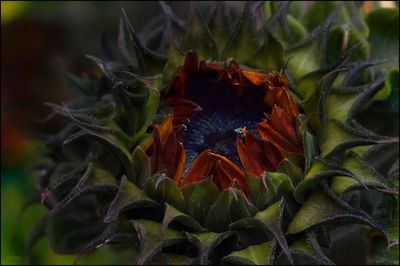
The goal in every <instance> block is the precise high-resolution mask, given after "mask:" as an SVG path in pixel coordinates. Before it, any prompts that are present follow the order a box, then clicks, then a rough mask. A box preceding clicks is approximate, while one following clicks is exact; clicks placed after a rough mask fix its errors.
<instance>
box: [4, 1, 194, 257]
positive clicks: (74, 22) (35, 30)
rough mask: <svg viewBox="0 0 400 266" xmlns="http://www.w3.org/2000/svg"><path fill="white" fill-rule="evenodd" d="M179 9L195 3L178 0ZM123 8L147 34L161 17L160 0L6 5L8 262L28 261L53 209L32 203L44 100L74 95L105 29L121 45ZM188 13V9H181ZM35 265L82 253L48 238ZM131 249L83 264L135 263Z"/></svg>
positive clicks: (39, 247) (97, 53) (105, 252)
mask: <svg viewBox="0 0 400 266" xmlns="http://www.w3.org/2000/svg"><path fill="white" fill-rule="evenodd" d="M169 4H170V5H171V7H173V8H174V10H176V11H177V12H178V13H179V10H185V7H186V6H187V5H188V3H183V4H179V3H178V2H170V3H169ZM121 8H125V10H126V11H127V13H128V15H129V17H130V19H131V21H132V24H133V25H135V28H136V30H138V31H140V29H141V28H142V27H143V25H144V24H145V23H147V22H149V21H151V19H152V18H154V17H157V16H161V9H160V7H159V5H158V3H157V2H153V1H151V2H123V1H113V2H111V1H108V2H107V1H105V2H100V1H98V2H80V1H40V2H23V1H21V2H7V1H2V2H1V69H2V71H1V155H2V156H1V264H2V265H5V264H27V263H28V259H27V243H28V239H29V235H30V233H31V231H32V230H33V228H34V225H35V223H36V222H37V220H38V219H39V218H40V217H41V216H42V215H43V214H44V212H45V208H43V207H41V206H40V205H38V204H36V205H32V206H30V207H29V208H27V209H26V210H25V211H24V212H21V207H22V205H23V204H24V203H25V202H26V201H27V200H28V199H29V198H30V196H31V195H33V193H34V191H35V188H36V184H35V183H36V177H35V175H34V174H32V173H31V171H30V167H31V165H32V162H33V161H34V159H35V154H37V153H38V152H39V150H40V146H39V144H38V143H37V142H35V140H34V139H33V138H32V135H33V133H34V131H35V129H37V128H38V127H43V126H44V125H43V124H40V123H38V120H40V119H42V118H44V117H45V115H46V113H47V112H48V110H47V109H46V108H45V106H44V105H43V104H42V103H43V102H46V101H49V102H57V103H60V102H61V101H66V100H68V98H69V97H71V95H70V92H69V90H68V88H67V86H66V83H65V80H64V75H65V73H66V72H72V73H74V74H76V75H81V74H82V73H83V71H84V70H85V69H87V68H88V67H90V65H88V64H90V63H89V62H88V60H87V59H86V58H85V56H84V55H85V54H92V55H95V56H100V57H101V56H102V53H101V36H102V33H103V31H104V32H106V35H107V37H108V39H109V40H110V42H113V43H116V40H117V30H118V23H119V16H120V14H121V10H120V9H121ZM181 15H184V14H181ZM32 255H33V256H32V257H33V261H32V262H33V263H34V264H72V263H73V262H74V259H75V256H72V255H57V254H55V253H53V252H51V250H50V248H49V246H48V242H47V240H46V239H45V238H42V239H40V240H39V242H38V243H37V245H36V246H35V248H34V249H33V254H32ZM132 256H133V254H129V252H126V253H121V254H118V256H116V255H115V253H111V251H110V250H107V249H106V248H102V249H99V251H97V252H95V253H93V254H90V255H88V256H85V257H84V258H83V259H82V260H81V261H79V264H118V263H119V264H121V263H129V262H133V260H132V258H133V257H132Z"/></svg>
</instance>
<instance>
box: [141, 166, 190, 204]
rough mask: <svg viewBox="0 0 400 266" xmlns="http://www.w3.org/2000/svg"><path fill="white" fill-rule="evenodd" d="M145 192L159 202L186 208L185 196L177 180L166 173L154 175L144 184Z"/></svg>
mask: <svg viewBox="0 0 400 266" xmlns="http://www.w3.org/2000/svg"><path fill="white" fill-rule="evenodd" d="M144 190H145V192H146V193H147V194H148V195H149V196H150V197H151V198H153V199H156V200H157V201H158V202H168V203H170V204H171V205H172V206H174V207H175V208H177V209H178V210H181V211H184V210H185V198H184V197H183V193H182V191H181V189H180V188H179V187H178V186H177V185H176V184H175V182H174V181H173V180H172V179H170V178H168V177H166V176H165V175H163V174H161V175H154V176H153V177H151V178H150V179H149V180H148V181H147V182H146V184H145V186H144Z"/></svg>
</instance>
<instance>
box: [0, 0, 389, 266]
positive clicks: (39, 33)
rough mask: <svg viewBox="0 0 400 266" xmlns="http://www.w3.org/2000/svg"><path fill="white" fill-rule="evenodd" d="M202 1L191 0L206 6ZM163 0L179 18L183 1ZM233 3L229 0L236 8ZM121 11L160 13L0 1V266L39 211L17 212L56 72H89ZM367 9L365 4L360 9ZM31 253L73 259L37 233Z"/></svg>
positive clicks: (60, 88)
mask: <svg viewBox="0 0 400 266" xmlns="http://www.w3.org/2000/svg"><path fill="white" fill-rule="evenodd" d="M374 2H375V1H374ZM388 2H392V1H388ZM210 3H211V2H203V3H200V4H199V5H200V8H203V9H206V8H207V6H208V5H209V4H210ZM375 3H376V2H375ZM392 3H393V2H392ZM168 4H169V5H170V6H171V8H172V9H173V10H174V11H175V13H176V14H177V15H178V16H180V17H182V18H186V15H187V12H186V11H187V9H188V5H189V3H188V2H178V1H173V2H168ZM241 4H242V3H238V2H235V3H232V2H229V5H233V6H237V7H239V6H240V5H241ZM121 8H125V10H126V11H127V13H128V15H129V17H130V19H131V21H132V24H133V25H134V26H135V29H136V30H137V31H139V32H140V29H141V28H143V27H144V25H145V24H146V23H149V22H151V21H152V19H154V18H157V17H160V16H162V13H161V9H160V7H159V4H158V3H157V2H153V1H147V2H124V1H112V2H111V1H101V2H100V1H93V2H85V1H40V2H24V1H19V2H10V1H2V2H1V69H2V70H1V264H2V265H5V264H14V265H15V264H27V263H28V258H27V250H28V244H27V243H28V240H29V236H30V233H31V232H32V230H33V228H34V225H35V223H36V222H37V221H38V219H39V218H40V217H41V216H42V215H43V214H44V212H45V211H46V210H45V208H43V207H41V206H40V205H38V204H36V205H32V206H30V207H28V208H27V209H26V210H25V211H24V212H21V208H22V206H23V204H24V203H25V202H26V201H27V200H28V199H29V198H30V197H31V195H33V193H34V191H35V187H36V176H35V175H34V174H32V171H31V170H30V169H31V165H32V163H33V162H34V160H35V157H36V154H38V152H40V145H39V144H38V143H37V142H36V141H35V140H34V138H32V135H33V134H34V132H35V130H36V129H38V128H40V127H44V125H43V124H41V123H38V120H40V119H42V118H44V117H45V116H46V113H47V112H48V110H47V109H46V108H45V106H44V105H43V102H56V103H60V102H61V101H67V100H68V99H69V98H70V97H71V95H70V92H69V90H68V87H67V85H66V83H65V79H64V75H65V73H67V72H70V73H73V74H75V75H78V76H80V75H82V73H84V70H87V69H90V66H91V65H90V64H91V63H90V62H89V60H87V59H86V58H85V56H84V55H85V54H92V55H95V56H98V57H101V56H102V52H101V36H102V34H103V32H105V33H106V35H107V37H108V39H109V40H110V42H112V43H116V40H117V30H118V23H119V16H120V14H121V11H120V9H121ZM370 8H371V7H368V6H366V9H367V10H366V11H365V12H368V9H370ZM32 255H33V256H32V257H33V261H32V262H33V263H34V264H53V265H54V264H72V263H73V262H74V259H75V256H73V255H58V254H55V253H53V252H52V251H51V250H50V248H49V245H48V242H47V239H45V238H42V239H40V240H39V242H38V243H37V245H36V246H35V247H34V249H33V254H32ZM133 255H134V254H131V253H130V252H129V251H127V252H124V253H118V255H116V254H115V253H112V252H111V251H110V250H108V249H107V248H101V249H99V250H98V251H96V252H94V253H92V254H89V255H87V256H85V257H84V258H83V259H82V260H80V261H79V264H127V263H132V262H133V260H132V259H133Z"/></svg>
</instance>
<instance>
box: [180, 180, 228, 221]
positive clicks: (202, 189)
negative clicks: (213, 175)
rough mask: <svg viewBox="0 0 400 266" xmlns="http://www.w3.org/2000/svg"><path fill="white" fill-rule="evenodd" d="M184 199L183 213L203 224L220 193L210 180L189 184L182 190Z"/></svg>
mask: <svg viewBox="0 0 400 266" xmlns="http://www.w3.org/2000/svg"><path fill="white" fill-rule="evenodd" d="M182 193H183V196H184V197H185V202H186V208H185V213H187V214H188V215H189V216H191V217H193V218H194V219H195V220H197V221H199V222H200V223H201V224H202V225H204V224H205V221H206V218H207V213H208V210H209V209H210V207H211V205H212V204H213V203H214V202H215V201H216V199H217V198H218V196H219V194H220V191H219V189H218V187H217V186H216V185H215V183H214V182H212V181H211V180H210V179H204V180H202V181H200V182H197V183H193V184H190V185H188V186H186V187H184V188H183V189H182Z"/></svg>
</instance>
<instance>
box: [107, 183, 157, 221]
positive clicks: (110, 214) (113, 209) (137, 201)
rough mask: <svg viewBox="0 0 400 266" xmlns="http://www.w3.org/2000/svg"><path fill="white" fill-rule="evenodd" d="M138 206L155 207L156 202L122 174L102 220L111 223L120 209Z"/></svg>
mask: <svg viewBox="0 0 400 266" xmlns="http://www.w3.org/2000/svg"><path fill="white" fill-rule="evenodd" d="M138 207H156V203H155V202H154V201H153V200H151V199H150V198H149V197H148V196H147V195H146V194H145V193H144V192H143V191H142V190H140V189H139V188H138V187H137V186H136V185H135V184H134V183H132V182H130V181H129V180H128V179H127V178H126V177H125V176H122V178H121V183H120V187H119V190H118V193H117V195H116V196H115V198H114V200H113V201H112V202H111V204H110V207H109V208H108V211H107V214H106V216H105V218H104V222H105V223H111V222H113V221H114V220H115V219H117V218H118V216H119V214H120V213H121V212H122V211H124V210H127V209H131V208H138Z"/></svg>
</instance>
